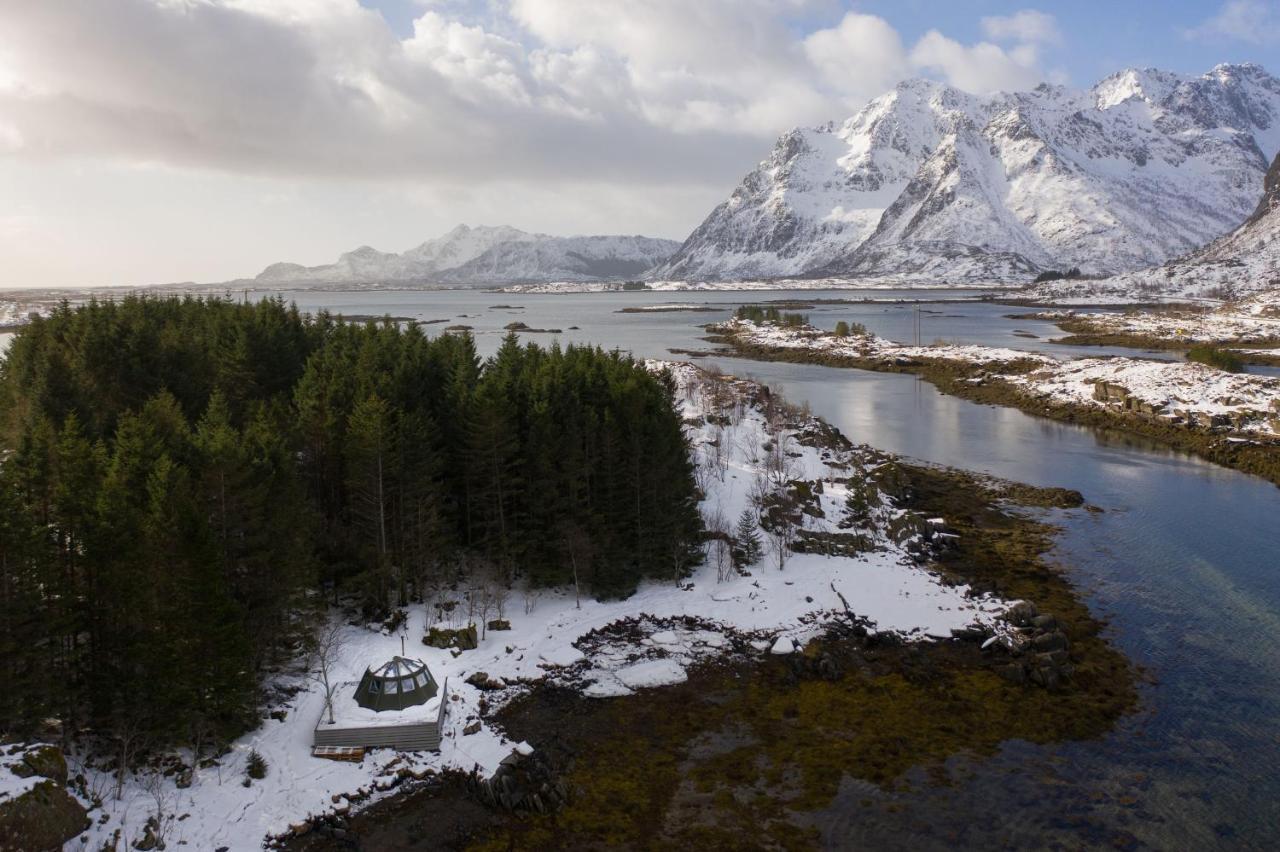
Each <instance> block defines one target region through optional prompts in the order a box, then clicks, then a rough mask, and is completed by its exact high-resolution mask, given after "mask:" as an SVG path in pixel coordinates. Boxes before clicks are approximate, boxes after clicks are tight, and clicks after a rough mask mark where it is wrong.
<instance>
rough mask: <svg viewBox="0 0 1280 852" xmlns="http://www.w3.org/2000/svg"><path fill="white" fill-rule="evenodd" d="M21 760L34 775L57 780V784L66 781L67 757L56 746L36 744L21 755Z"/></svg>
mask: <svg viewBox="0 0 1280 852" xmlns="http://www.w3.org/2000/svg"><path fill="white" fill-rule="evenodd" d="M22 762H23V763H24V764H25V765H26V766H27V767H28V768H29V769H30V770H31V772H32V774H34V775H39V776H40V777H41V778H48V779H50V780H52V781H57V782H58V783H59V784H66V783H67V759H66V758H65V757H63V755H62V750H61V749H59V748H57V747H56V746H51V745H42V746H36V747H35V748H32V749H31V750H30V751H28V752H27V753H26V754H25V755H23V757H22Z"/></svg>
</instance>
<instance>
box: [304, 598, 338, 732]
mask: <svg viewBox="0 0 1280 852" xmlns="http://www.w3.org/2000/svg"><path fill="white" fill-rule="evenodd" d="M345 628H346V625H344V624H343V623H342V620H341V619H338V618H330V619H329V620H328V621H327V622H326V623H325V624H324V625H323V626H322V627H321V628H320V629H319V630H318V631H317V632H316V634H315V636H314V637H313V639H312V644H311V653H310V655H309V658H308V660H307V677H308V678H309V679H310V680H312V681H314V682H315V683H316V684H317V685H319V687H320V691H321V692H322V693H323V695H324V709H325V712H326V713H328V714H329V724H330V725H332V724H334V718H333V696H334V694H335V693H336V692H337V691H338V682H337V681H336V680H334V677H335V674H336V672H335V668H336V666H337V663H338V658H339V657H341V656H342V651H343V649H344V648H345V647H346V641H347V632H346V629H345Z"/></svg>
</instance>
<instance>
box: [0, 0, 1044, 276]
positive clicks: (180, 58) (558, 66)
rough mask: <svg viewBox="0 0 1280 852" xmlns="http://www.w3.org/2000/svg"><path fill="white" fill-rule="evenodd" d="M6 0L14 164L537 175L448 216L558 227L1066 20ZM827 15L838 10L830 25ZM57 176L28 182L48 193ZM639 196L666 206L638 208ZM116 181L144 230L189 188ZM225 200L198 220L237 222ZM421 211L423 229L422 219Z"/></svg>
mask: <svg viewBox="0 0 1280 852" xmlns="http://www.w3.org/2000/svg"><path fill="white" fill-rule="evenodd" d="M0 9H3V11H0V116H2V117H3V119H2V120H0V165H5V164H9V165H16V166H18V167H19V168H18V172H21V173H29V174H33V175H36V174H39V173H41V170H44V173H48V174H52V173H53V171H54V170H55V169H56V167H57V166H58V164H62V163H73V162H74V163H80V164H106V165H110V166H112V167H116V166H124V167H132V166H136V165H139V164H145V165H146V166H147V167H149V168H160V169H167V170H169V174H170V175H171V176H172V175H174V174H177V173H179V172H182V173H185V174H187V175H200V174H204V173H207V172H213V173H216V174H220V175H234V176H236V177H237V178H238V179H240V180H241V181H243V182H244V183H243V185H244V186H249V185H251V184H253V182H254V181H259V180H278V181H295V182H296V181H302V182H307V181H311V182H317V183H321V182H326V181H327V182H333V183H335V184H336V183H337V182H345V181H366V182H370V181H376V182H380V183H379V184H378V185H379V186H387V185H405V184H413V185H417V186H423V187H427V188H429V190H430V192H432V193H434V194H436V195H438V196H441V195H442V196H447V197H448V198H450V199H458V198H464V197H465V198H472V199H476V198H481V197H483V198H484V199H486V201H485V205H491V204H492V200H493V199H499V198H502V199H513V200H514V199H520V200H522V201H523V202H524V203H526V204H528V205H529V206H530V209H531V210H534V211H536V212H537V215H538V216H539V217H540V219H541V220H542V223H540V222H539V221H528V220H525V221H522V222H521V221H515V220H517V219H519V214H520V212H521V211H518V210H513V211H512V213H511V214H510V215H509V216H505V217H501V216H493V215H487V214H488V213H491V212H492V211H491V210H490V207H489V206H478V205H479V202H472V203H473V207H470V208H466V207H465V205H461V203H460V202H459V205H458V206H457V207H455V206H453V205H452V202H451V203H450V204H446V205H444V207H445V208H447V210H448V215H449V217H450V218H461V217H462V216H464V215H468V216H470V218H472V219H473V220H479V219H480V218H481V216H480V215H477V214H485V215H484V217H483V218H485V219H487V220H489V221H497V220H498V219H500V218H501V219H509V220H512V221H513V224H523V225H524V226H526V227H532V228H542V229H544V230H555V229H557V228H561V229H567V230H573V229H577V230H588V229H590V230H595V229H599V228H602V227H606V226H605V225H603V224H602V222H603V221H607V220H603V219H601V217H599V216H593V215H592V214H591V213H589V212H586V211H590V210H592V209H593V201H594V199H597V198H602V197H607V198H610V199H616V200H618V202H619V203H617V204H614V205H613V206H612V208H611V212H612V214H613V215H614V216H616V217H617V220H618V225H617V226H618V227H621V226H623V224H625V223H628V222H629V223H632V224H631V226H630V227H635V228H637V229H638V228H639V227H640V226H644V227H645V228H646V229H651V228H650V227H649V226H650V225H652V224H653V223H654V222H657V221H660V220H661V216H662V215H666V216H669V217H670V220H669V221H670V224H669V226H668V227H663V228H660V229H653V230H661V231H662V232H664V233H665V234H669V235H675V234H679V232H680V231H682V230H685V229H687V228H688V227H691V226H692V225H693V224H695V223H696V218H697V216H698V214H699V213H701V212H705V210H706V209H709V207H710V206H711V205H712V204H714V203H715V201H716V200H718V199H719V198H721V197H723V195H724V193H725V192H726V191H727V189H728V188H729V187H730V186H732V183H733V182H734V181H735V180H736V179H737V178H739V177H740V176H741V174H742V173H743V172H744V171H746V169H748V168H749V167H750V166H751V164H753V163H754V162H756V161H757V160H758V159H759V157H760V156H761V154H762V153H764V152H765V151H766V150H767V146H768V144H769V142H770V141H771V140H772V139H773V138H774V137H776V135H777V134H778V133H780V132H782V131H784V130H786V129H788V128H790V127H792V126H795V125H798V124H814V123H818V122H823V121H827V120H831V119H840V118H843V117H845V116H847V115H849V114H850V113H851V112H852V111H853V110H855V109H857V108H859V107H860V106H862V104H863V103H864V102H865V101H866V100H867V99H869V98H872V97H874V96H876V95H878V94H880V93H881V92H883V91H885V90H886V89H888V88H890V87H891V86H892V85H894V84H895V83H896V82H897V81H898V80H900V79H902V78H904V77H907V76H910V75H912V74H918V73H926V74H932V75H935V76H938V77H940V78H942V79H944V80H946V81H948V82H950V83H952V84H954V85H957V86H959V87H961V88H965V89H969V90H971V91H975V92H986V91H990V90H992V89H997V88H999V89H1008V88H1020V87H1024V86H1030V85H1034V84H1035V83H1036V82H1038V81H1039V79H1040V78H1041V77H1043V74H1041V72H1039V71H1038V70H1037V69H1038V65H1039V49H1040V45H1042V44H1047V43H1049V41H1050V38H1049V35H1048V34H1049V33H1051V32H1052V29H1051V28H1049V29H1046V26H1047V25H1046V22H1045V21H1044V20H1042V19H1041V18H1037V17H1035V15H1038V14H1040V13H1031V12H1025V13H1018V14H1016V15H1012V16H1010V18H1009V19H1008V21H1005V19H998V20H999V22H995V23H987V24H984V26H986V28H987V32H988V34H989V37H990V38H992V39H993V40H998V41H1000V42H1001V44H1003V45H1004V46H1003V47H1002V46H998V45H996V44H995V43H994V41H993V42H984V43H980V44H963V43H960V42H958V41H955V40H953V39H951V38H949V37H947V36H945V35H943V34H941V33H938V32H931V33H929V34H927V35H926V36H925V37H923V38H922V39H920V41H919V42H918V43H916V44H915V45H913V46H910V47H908V46H907V45H904V44H903V41H902V38H901V36H900V35H899V33H898V32H897V31H896V30H895V29H894V28H893V26H891V25H890V24H889V23H888V22H887V21H885V20H884V19H882V18H879V17H876V16H873V15H865V14H858V13H848V14H845V15H843V16H842V17H840V18H839V19H836V18H833V17H829V16H830V15H831V10H832V6H831V4H830V3H829V0H698V2H694V3H690V2H688V0H434V2H424V3H421V4H420V5H419V7H418V9H417V10H416V12H415V14H416V20H415V21H414V22H413V26H412V31H411V32H407V33H397V32H395V31H393V30H392V29H391V27H390V26H389V25H388V24H387V22H386V21H385V20H384V19H383V17H382V16H381V14H379V13H378V12H377V11H374V10H372V9H369V8H365V7H364V6H361V5H360V3H359V2H357V0H112V2H110V3H105V2H90V3H85V2H81V0H41V2H31V3H4V2H3V0H0ZM1045 17H1047V16H1045ZM813 20H830V25H829V26H825V27H821V28H818V29H817V30H816V31H815V30H814V27H813V24H812V21H813ZM991 20H992V21H997V19H991ZM1048 23H1049V24H1051V23H1052V21H1051V19H1050V21H1049V22H1048ZM996 34H998V36H997V35H996ZM169 179H170V180H175V181H176V180H177V179H176V178H173V177H170V178H169ZM191 180H193V181H194V180H195V178H194V177H193V178H191ZM38 183H39V182H38V181H35V180H32V181H27V182H24V187H26V188H25V189H24V190H23V191H22V192H24V193H26V195H25V196H24V195H21V194H20V195H19V196H9V197H16V198H17V201H18V202H21V201H22V200H24V198H27V197H35V196H36V195H37V194H38V191H37V190H36V189H34V188H33V187H35V186H36V185H37V184H38ZM162 183H163V182H162V181H149V182H146V183H145V186H146V188H147V189H146V191H148V192H151V193H153V194H159V193H160V192H161V190H160V187H161V185H162ZM197 183H198V181H197ZM134 185H142V184H138V183H137V182H136V181H135V184H134ZM201 185H203V184H201ZM123 186H126V182H125V181H123V180H116V179H113V180H104V181H103V182H101V183H100V184H99V187H100V190H101V191H102V192H104V193H116V192H121V191H122V190H121V187H123ZM512 187H519V189H518V190H516V189H512ZM566 188H572V191H573V192H581V193H583V195H582V196H581V197H580V198H579V197H575V198H571V197H570V195H569V192H570V190H569V189H566ZM4 190H5V188H4V187H3V186H0V195H4V194H5V193H4ZM253 191H254V193H255V196H254V197H255V198H256V197H257V194H258V193H259V192H260V188H259V187H256V186H255V187H254V189H253ZM540 194H541V195H540ZM340 195H341V194H340V193H334V194H331V195H329V196H326V198H335V199H336V198H338V197H340ZM539 197H542V198H544V199H545V201H542V202H540V201H539V200H538V199H539ZM673 198H678V199H679V200H678V202H672V200H671V199H673ZM695 198H697V199H701V201H694V200H692V199H695ZM623 199H626V200H628V203H630V204H632V205H634V207H635V209H637V210H641V209H642V210H645V211H647V212H646V213H645V215H644V216H643V217H640V218H635V217H632V218H628V217H626V216H625V215H624V214H623V213H621V212H619V211H621V210H622V204H621V201H622V200H623ZM113 201H114V203H113V204H111V205H107V207H108V208H109V209H110V213H109V215H111V216H116V217H117V218H119V211H120V210H121V209H125V210H130V211H132V212H133V213H136V215H137V216H138V218H137V220H136V225H135V227H136V228H137V229H138V231H139V233H140V236H139V243H138V245H139V246H142V245H143V244H145V243H146V242H147V241H146V239H145V238H144V237H143V235H144V234H145V233H146V231H147V229H148V228H149V227H150V228H154V227H160V225H161V224H163V225H164V226H165V227H166V228H167V227H168V225H169V222H168V220H164V217H165V216H172V210H173V205H172V204H166V205H164V206H163V207H162V208H161V207H158V208H157V209H156V211H154V212H153V213H149V214H148V215H153V219H154V221H150V220H146V219H145V217H144V215H143V212H142V205H141V202H140V201H138V200H137V199H136V198H134V197H132V196H130V195H128V194H125V195H122V196H120V197H118V198H115V197H113ZM41 203H47V204H53V203H54V202H52V201H47V202H46V201H42V202H41ZM333 203H334V204H336V203H337V202H336V201H335V202H333ZM513 203H514V201H513ZM104 209H105V208H104ZM464 210H470V211H471V213H466V212H464ZM653 211H668V212H666V213H665V214H662V213H653ZM45 212H46V213H51V212H53V211H52V210H51V208H48V207H46V209H45ZM330 212H331V214H332V215H335V216H337V215H339V214H338V211H336V210H331V211H330ZM651 213H653V215H650V214H651ZM86 215H87V214H86ZM103 215H104V216H107V215H108V214H107V213H104V214H103ZM189 215H191V216H193V217H197V218H198V216H199V210H198V209H197V208H196V207H194V206H193V207H192V209H191V210H190V211H189ZM206 218H207V221H203V222H197V221H196V220H195V219H193V220H190V221H188V222H187V223H186V224H187V225H188V226H189V227H191V228H193V229H195V230H197V231H203V232H207V233H210V234H216V233H219V229H220V228H223V227H224V226H222V225H220V224H219V222H218V220H216V219H215V218H214V215H213V213H211V212H210V213H209V214H208V215H207V217H206ZM161 220H164V221H163V222H162V221H161ZM45 221H57V217H56V216H48V217H46V220H45ZM575 222H578V223H579V224H578V225H577V226H576V227H575V225H574V223H575ZM432 223H433V227H434V219H433V220H432ZM81 225H83V222H82V223H81ZM413 226H414V228H415V229H417V230H420V231H424V232H423V233H421V234H420V237H425V236H426V235H427V233H428V232H427V231H425V230H424V229H425V228H426V227H427V226H426V225H425V224H423V222H422V221H419V220H415V221H414V223H413ZM79 230H83V227H80V228H79ZM112 233H115V234H116V236H117V237H118V236H119V234H118V232H115V231H113V232H112ZM209 239H211V240H213V238H212V237H210V238H209ZM314 239H317V240H318V239H319V237H315V238H314ZM219 242H222V243H223V244H224V245H225V244H226V243H227V242H228V241H219ZM358 242H360V240H353V241H352V244H356V243H358ZM339 247H343V246H338V247H335V246H332V245H329V246H328V247H327V248H326V249H325V251H324V252H322V253H320V257H318V258H316V259H317V260H323V259H326V258H328V257H329V256H331V254H332V253H333V252H334V251H335V250H336V248H339ZM391 247H395V246H391ZM189 248H190V246H189V245H188V246H184V251H186V250H188V249H189ZM137 253H138V255H139V256H146V255H147V253H146V252H144V251H141V249H139V250H138V251H137ZM124 256H125V255H124V252H123V250H121V251H120V252H116V253H114V254H113V257H117V258H119V257H124ZM188 256H189V251H188ZM255 262H256V261H255ZM134 264H135V262H134V261H130V265H129V267H128V268H129V269H130V270H135V269H136V268H137V267H136V266H135V265H134ZM246 271H247V270H246ZM177 274H180V273H174V272H166V273H164V274H163V275H161V274H157V276H156V278H171V277H176V275H177ZM107 277H111V276H110V275H108V276H107Z"/></svg>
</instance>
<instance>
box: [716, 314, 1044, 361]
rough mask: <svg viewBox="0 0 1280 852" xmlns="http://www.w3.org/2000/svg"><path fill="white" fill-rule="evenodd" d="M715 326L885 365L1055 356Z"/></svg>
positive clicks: (777, 344) (743, 339)
mask: <svg viewBox="0 0 1280 852" xmlns="http://www.w3.org/2000/svg"><path fill="white" fill-rule="evenodd" d="M717 328H719V329H720V330H722V331H724V332H726V333H728V334H731V335H733V337H734V339H735V340H737V341H738V342H740V343H744V344H748V345H752V346H767V347H770V348H775V349H802V350H806V351H810V352H817V353H825V354H830V355H836V356H839V357H847V358H864V359H868V360H872V361H883V362H885V363H886V364H891V363H894V362H896V361H904V360H916V359H921V358H931V359H937V360H950V361H964V362H966V363H969V364H993V363H1010V362H1014V361H1023V362H1025V361H1040V362H1044V363H1046V364H1050V363H1056V359H1054V358H1051V357H1049V356H1048V355H1041V354H1038V353H1035V352H1027V351H1025V350H1022V349H1006V348H1003V347H996V346H980V345H977V344H969V345H953V344H940V345H937V346H908V345H905V344H902V343H895V342H894V341H892V340H889V339H887V338H884V337H878V336H876V335H874V334H850V335H847V336H845V337H836V336H835V335H834V334H832V333H831V332H826V331H821V330H819V329H816V328H813V327H811V326H799V327H788V326H781V325H777V324H774V323H754V322H751V321H750V320H743V319H732V320H729V321H727V322H724V323H720V324H719V325H718V326H717Z"/></svg>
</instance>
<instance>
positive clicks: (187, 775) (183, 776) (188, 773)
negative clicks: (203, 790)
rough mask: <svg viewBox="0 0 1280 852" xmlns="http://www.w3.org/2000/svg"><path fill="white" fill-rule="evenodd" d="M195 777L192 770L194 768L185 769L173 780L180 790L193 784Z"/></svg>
mask: <svg viewBox="0 0 1280 852" xmlns="http://www.w3.org/2000/svg"><path fill="white" fill-rule="evenodd" d="M194 778H195V775H194V773H193V772H192V770H190V769H183V770H182V771H181V772H179V773H178V776H177V777H176V778H175V779H174V780H173V783H174V786H176V787H177V788H178V789H179V790H185V789H187V788H188V787H190V786H191V782H192V781H193V780H194Z"/></svg>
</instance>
